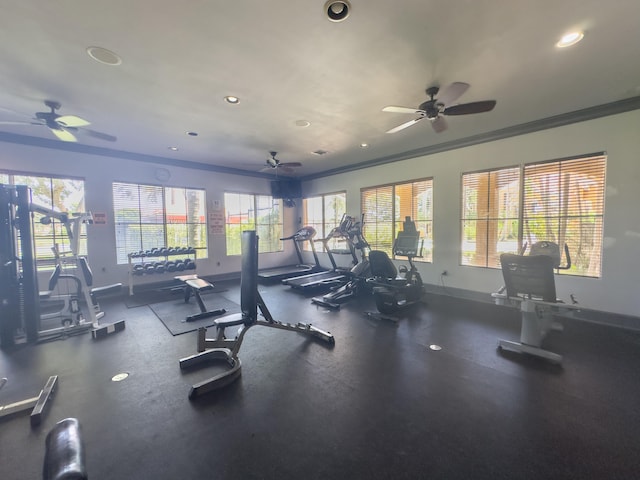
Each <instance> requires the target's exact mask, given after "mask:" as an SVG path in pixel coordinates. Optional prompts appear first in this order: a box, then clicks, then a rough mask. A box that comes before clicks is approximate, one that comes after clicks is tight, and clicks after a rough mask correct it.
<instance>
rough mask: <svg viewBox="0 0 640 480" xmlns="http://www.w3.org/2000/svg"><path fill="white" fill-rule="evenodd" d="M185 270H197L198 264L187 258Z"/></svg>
mask: <svg viewBox="0 0 640 480" xmlns="http://www.w3.org/2000/svg"><path fill="white" fill-rule="evenodd" d="M184 269H185V270H195V269H196V262H194V261H193V260H191V259H190V258H187V259H186V260H185V261H184Z"/></svg>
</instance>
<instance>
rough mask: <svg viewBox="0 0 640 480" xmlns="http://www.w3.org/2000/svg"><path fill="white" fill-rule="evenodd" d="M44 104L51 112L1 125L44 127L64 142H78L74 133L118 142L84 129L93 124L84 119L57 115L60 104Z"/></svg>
mask: <svg viewBox="0 0 640 480" xmlns="http://www.w3.org/2000/svg"><path fill="white" fill-rule="evenodd" d="M44 104H45V105H46V106H47V107H49V108H50V109H51V111H49V112H36V114H35V117H34V118H33V119H32V120H31V121H30V122H14V121H0V125H44V126H46V127H48V128H49V130H51V133H53V134H54V135H55V136H56V137H58V139H59V140H62V141H63V142H77V141H78V139H77V138H76V136H75V135H74V132H78V131H82V132H85V133H87V134H88V135H90V136H92V137H95V138H99V139H100V140H106V141H107V142H115V141H116V140H117V138H116V137H114V136H113V135H108V134H106V133H102V132H96V131H95V130H90V129H88V128H84V127H86V126H87V125H90V124H91V122H89V121H87V120H85V119H84V118H80V117H78V116H76V115H59V114H58V113H56V110H58V109H59V108H60V107H61V105H60V103H59V102H55V101H53V100H45V101H44Z"/></svg>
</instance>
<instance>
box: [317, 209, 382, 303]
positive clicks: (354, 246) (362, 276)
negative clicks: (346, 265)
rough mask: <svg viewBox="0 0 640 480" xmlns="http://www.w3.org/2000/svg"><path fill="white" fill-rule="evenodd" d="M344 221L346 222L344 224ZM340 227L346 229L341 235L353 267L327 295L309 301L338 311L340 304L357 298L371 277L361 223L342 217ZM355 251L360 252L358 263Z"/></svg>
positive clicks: (367, 251)
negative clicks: (347, 245)
mask: <svg viewBox="0 0 640 480" xmlns="http://www.w3.org/2000/svg"><path fill="white" fill-rule="evenodd" d="M345 219H346V220H348V221H347V222H345ZM340 225H341V226H343V225H347V228H344V229H343V230H344V232H343V234H344V238H345V239H346V240H347V243H348V244H349V249H350V251H351V252H352V255H353V256H354V265H353V267H352V268H351V269H350V270H349V271H348V272H347V273H346V274H345V277H344V280H343V282H342V284H341V285H337V286H334V287H333V288H332V290H331V291H330V292H329V293H327V294H325V295H323V296H321V297H313V298H312V299H311V303H314V304H316V305H320V306H323V307H327V308H331V309H334V310H338V309H340V305H341V304H342V303H345V302H346V301H348V300H350V299H351V298H353V297H355V296H357V295H358V294H359V293H360V292H361V291H362V290H363V288H364V287H365V286H366V282H367V280H368V278H369V277H370V276H371V268H370V264H369V242H367V240H366V239H365V238H364V235H363V234H362V222H356V221H354V219H353V218H352V217H349V216H344V217H343V221H342V222H341V224H340ZM356 251H360V260H359V261H358V259H357V257H356V256H355V253H354V252H356Z"/></svg>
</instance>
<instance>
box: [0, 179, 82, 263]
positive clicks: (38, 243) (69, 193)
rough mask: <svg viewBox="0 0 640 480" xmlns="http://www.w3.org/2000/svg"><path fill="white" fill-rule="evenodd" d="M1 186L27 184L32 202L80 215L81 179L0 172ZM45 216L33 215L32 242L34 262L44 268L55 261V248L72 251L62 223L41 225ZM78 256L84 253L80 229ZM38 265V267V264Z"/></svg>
mask: <svg viewBox="0 0 640 480" xmlns="http://www.w3.org/2000/svg"><path fill="white" fill-rule="evenodd" d="M0 183H4V184H6V185H26V186H28V187H29V188H30V189H31V195H32V202H33V203H34V204H37V205H40V206H42V207H45V208H47V209H49V210H54V211H56V212H69V213H83V212H84V211H85V206H84V180H82V179H78V178H60V177H53V176H43V175H29V174H21V173H20V174H19V173H15V172H2V173H0ZM43 217H44V215H43V214H41V213H38V212H36V213H34V222H33V242H34V245H35V250H36V260H37V261H38V262H40V263H41V264H42V266H46V265H47V264H50V265H53V263H54V261H55V254H54V250H53V249H54V247H55V246H56V245H57V246H58V249H59V251H60V252H61V253H67V252H70V251H71V244H70V241H69V237H68V235H67V230H66V228H65V227H64V224H62V223H61V222H60V220H58V219H56V218H51V222H50V223H46V224H43V223H40V219H42V218H43ZM78 248H79V251H78V254H79V255H86V254H87V231H86V228H82V229H81V233H80V238H79V243H78ZM39 266H40V265H39Z"/></svg>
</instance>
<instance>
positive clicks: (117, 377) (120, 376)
mask: <svg viewBox="0 0 640 480" xmlns="http://www.w3.org/2000/svg"><path fill="white" fill-rule="evenodd" d="M128 377H129V374H128V373H127V372H122V373H117V374H116V375H114V376H113V377H111V381H112V382H121V381H123V380H125V379H127V378H128Z"/></svg>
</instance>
